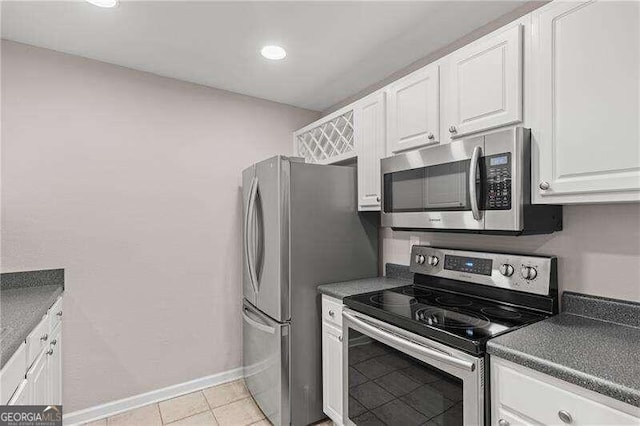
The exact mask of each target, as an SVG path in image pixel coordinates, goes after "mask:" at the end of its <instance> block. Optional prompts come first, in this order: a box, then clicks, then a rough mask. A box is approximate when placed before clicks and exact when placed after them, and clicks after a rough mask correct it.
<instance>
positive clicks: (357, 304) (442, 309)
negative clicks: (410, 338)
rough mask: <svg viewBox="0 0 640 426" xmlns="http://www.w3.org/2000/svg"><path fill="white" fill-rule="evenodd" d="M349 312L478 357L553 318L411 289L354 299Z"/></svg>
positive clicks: (349, 300) (431, 290)
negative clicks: (493, 341)
mask: <svg viewBox="0 0 640 426" xmlns="http://www.w3.org/2000/svg"><path fill="white" fill-rule="evenodd" d="M344 304H345V305H347V306H348V307H349V308H351V309H353V310H355V311H359V312H362V313H364V314H367V315H370V316H372V317H374V318H378V319H380V320H382V321H385V322H388V323H390V324H392V325H395V326H397V327H400V328H403V329H406V330H409V331H412V332H414V333H416V334H419V335H421V336H424V337H428V338H430V339H434V340H437V341H440V342H442V343H445V344H448V345H451V346H454V347H456V348H459V349H461V350H464V351H467V352H469V353H472V354H476V355H479V354H482V353H484V350H485V346H486V342H487V340H489V339H490V338H492V337H494V336H497V335H499V334H502V333H504V332H506V331H509V330H513V329H516V328H519V327H521V326H523V325H526V324H530V323H532V322H536V321H540V320H543V319H545V318H547V317H548V316H547V315H544V314H540V313H537V312H534V311H530V310H527V309H524V308H517V307H511V306H508V305H505V304H501V303H498V302H493V301H490V300H486V299H482V298H478V297H472V296H464V295H460V294H456V293H450V292H446V291H442V290H438V289H434V288H430V287H417V286H413V285H409V286H406V287H398V288H393V289H390V290H382V291H375V292H371V293H365V294H358V295H355V296H349V297H346V298H345V299H344Z"/></svg>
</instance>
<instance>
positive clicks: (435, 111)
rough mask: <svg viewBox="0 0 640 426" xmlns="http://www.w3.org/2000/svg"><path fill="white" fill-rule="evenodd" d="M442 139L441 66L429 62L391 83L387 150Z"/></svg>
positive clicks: (426, 143) (391, 150)
mask: <svg viewBox="0 0 640 426" xmlns="http://www.w3.org/2000/svg"><path fill="white" fill-rule="evenodd" d="M439 140H440V67H439V65H438V64H437V63H436V64H431V65H428V66H426V67H424V68H421V69H419V70H418V71H415V72H414V73H412V74H409V75H408V76H406V77H404V78H402V79H400V80H398V81H395V82H393V83H391V84H390V85H389V86H388V87H387V150H388V153H389V154H390V155H391V154H395V153H398V152H400V151H405V150H408V149H414V148H418V147H422V146H426V145H431V144H436V143H438V141H439Z"/></svg>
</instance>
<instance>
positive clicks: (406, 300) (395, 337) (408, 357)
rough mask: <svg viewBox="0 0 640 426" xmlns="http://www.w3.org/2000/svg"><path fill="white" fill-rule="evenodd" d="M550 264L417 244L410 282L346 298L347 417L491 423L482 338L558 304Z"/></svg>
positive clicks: (355, 420) (349, 420)
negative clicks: (411, 281) (403, 285)
mask: <svg viewBox="0 0 640 426" xmlns="http://www.w3.org/2000/svg"><path fill="white" fill-rule="evenodd" d="M556 269H557V268H556V258H555V257H552V256H551V257H550V256H537V255H514V254H502V253H488V252H476V251H467V250H452V249H442V248H435V247H427V246H414V247H413V248H412V259H411V271H412V272H414V283H413V285H408V286H405V287H398V288H394V289H390V290H384V291H376V292H371V293H366V294H361V295H356V296H350V297H347V298H345V299H344V303H345V305H346V306H347V308H346V309H345V310H344V311H343V322H342V324H343V336H344V339H343V349H344V355H343V356H344V365H346V366H348V368H345V369H344V375H343V384H344V389H345V391H344V400H343V401H344V402H343V407H345V409H344V413H343V419H344V423H345V424H346V425H354V424H355V425H358V424H387V425H407V424H425V425H482V424H487V425H488V424H490V422H489V420H490V419H489V418H488V417H489V409H488V406H489V404H488V398H489V395H490V393H489V386H488V374H487V372H486V371H485V365H486V360H485V347H486V343H487V341H488V340H489V339H491V338H492V337H495V336H498V335H500V334H503V333H507V332H509V331H511V330H514V329H517V328H519V327H522V326H524V325H526V324H530V323H533V322H536V321H540V320H542V319H544V318H547V317H548V316H550V315H554V314H556V313H557V312H558V289H557V271H556Z"/></svg>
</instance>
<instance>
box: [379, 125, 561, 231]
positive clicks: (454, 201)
mask: <svg viewBox="0 0 640 426" xmlns="http://www.w3.org/2000/svg"><path fill="white" fill-rule="evenodd" d="M381 175H382V176H381V177H382V213H381V217H382V226H386V227H391V228H395V229H419V230H425V229H428V230H442V231H459V232H478V233H491V234H514V235H521V234H548V233H551V232H554V231H560V230H561V229H562V206H556V205H534V204H531V132H530V130H529V129H525V128H522V127H516V128H511V129H506V130H500V131H497V132H494V133H490V134H486V135H483V136H475V137H471V138H467V139H462V140H459V141H454V142H451V143H449V144H446V145H440V146H435V147H431V148H425V149H421V150H418V151H411V152H406V153H404V154H400V155H395V156H393V157H388V158H384V159H382V160H381Z"/></svg>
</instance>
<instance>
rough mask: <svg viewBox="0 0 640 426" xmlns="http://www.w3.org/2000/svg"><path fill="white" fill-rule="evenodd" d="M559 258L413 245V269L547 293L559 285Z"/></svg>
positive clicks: (477, 282) (497, 285) (542, 293)
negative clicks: (553, 286) (557, 270)
mask: <svg viewBox="0 0 640 426" xmlns="http://www.w3.org/2000/svg"><path fill="white" fill-rule="evenodd" d="M556 261H557V260H556V258H555V257H554V256H537V255H522V254H507V253H494V252H479V251H467V250H455V249H444V248H438V247H430V246H418V245H416V246H413V247H412V249H411V267H410V269H411V272H413V273H417V274H423V275H432V276H436V277H442V278H449V279H453V280H458V281H465V282H471V283H476V284H482V285H487V286H493V287H500V288H506V289H509V290H516V291H522V292H526V293H534V294H540V295H548V294H549V292H550V290H551V289H552V284H553V285H556V283H557V281H556V280H557V277H556Z"/></svg>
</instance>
